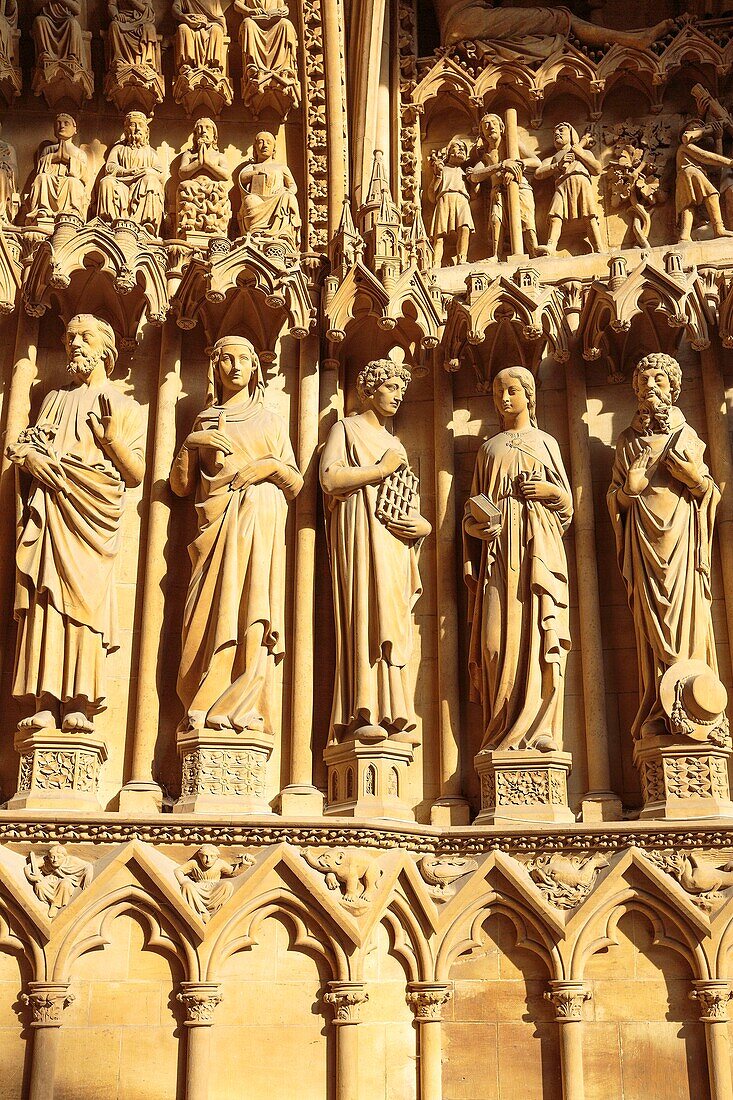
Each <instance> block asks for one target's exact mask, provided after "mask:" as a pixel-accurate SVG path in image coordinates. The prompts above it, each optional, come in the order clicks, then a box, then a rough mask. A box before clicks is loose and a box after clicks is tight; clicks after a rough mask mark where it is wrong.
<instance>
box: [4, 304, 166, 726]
mask: <svg viewBox="0 0 733 1100" xmlns="http://www.w3.org/2000/svg"><path fill="white" fill-rule="evenodd" d="M66 352H67V356H68V368H67V369H68V372H69V375H70V385H69V386H66V387H64V388H63V389H60V390H51V392H50V393H48V394H47V395H46V397H45V399H44V401H43V404H42V405H41V409H40V412H39V414H38V418H37V420H36V422H35V424H33V425H32V426H31V427H30V428H26V429H25V430H24V431H22V432H21V434H20V436H19V437H18V439H17V441H16V442H15V443H12V444H11V445H10V446H9V447H8V452H7V453H8V457H9V458H10V459H11V460H12V461H13V462H14V463H15V464H16V465H17V466H18V468H19V469H20V470H23V471H24V472H25V473H26V474H28V475H30V479H31V480H30V488H29V490H28V494H27V497H25V498H24V499H23V500H22V520H21V525H20V531H19V537H18V546H17V553H16V566H17V582H16V599H15V618H16V619H17V622H18V636H17V644H16V651H15V670H14V679H13V694H14V695H15V696H16V697H17V698H19V699H24V700H33V703H34V706H33V709H32V713H30V715H29V716H28V717H26V718H24V719H23V720H22V721H21V722H20V723H19V727H18V728H19V729H21V730H40V729H53V728H54V727H57V726H58V725H59V721H60V728H61V729H62V730H66V731H70V732H78V731H83V732H90V731H91V730H92V729H93V722H94V716H95V715H96V714H97V713H99V711H101V710H103V709H104V707H105V703H106V694H107V692H106V682H105V661H106V656H107V654H108V653H109V652H111V651H113V650H115V649H117V648H118V646H119V639H118V635H119V623H118V614H117V598H116V588H115V560H116V558H117V555H118V553H119V550H120V546H121V542H122V514H123V511H124V506H125V496H126V489H128V488H131V487H133V486H136V485H139V484H140V482H141V481H142V477H143V472H144V462H143V447H144V442H145V431H144V423H143V415H142V409H141V407H140V405H138V403H137V402H136V401H135V400H133V398H131V397H128V396H127V395H126V394H124V393H123V392H122V391H121V390H120V389H118V387H117V386H115V385H114V383H113V382H111V381H110V378H109V376H110V374H111V373H112V370H113V369H114V365H115V362H116V360H117V349H116V346H115V338H114V333H113V331H112V329H111V327H110V326H109V325H108V324H107V323H106V321H101V320H99V319H98V318H96V317H92V316H89V315H87V314H79V315H78V316H77V317H74V318H72V320H71V321H70V322H69V324H68V325H67V328H66ZM59 707H60V710H61V715H60V719H59V714H58V709H59Z"/></svg>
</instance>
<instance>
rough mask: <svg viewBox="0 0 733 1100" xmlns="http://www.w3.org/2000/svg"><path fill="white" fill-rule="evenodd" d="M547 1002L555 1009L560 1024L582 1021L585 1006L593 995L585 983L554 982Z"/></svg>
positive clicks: (546, 995)
mask: <svg viewBox="0 0 733 1100" xmlns="http://www.w3.org/2000/svg"><path fill="white" fill-rule="evenodd" d="M550 986H551V988H550V990H549V991H548V992H547V993H545V1000H546V1001H549V1002H550V1003H551V1004H552V1006H553V1008H554V1009H555V1019H556V1020H557V1021H558V1022H559V1023H566V1022H568V1021H571V1020H582V1018H583V1005H584V1004H585V1002H586V1001H589V1000H590V999H591V997H592V993H591V991H590V990H589V989H587V988H586V987H585V986H584V985H583V982H570V981H567V982H566V981H553V982H550Z"/></svg>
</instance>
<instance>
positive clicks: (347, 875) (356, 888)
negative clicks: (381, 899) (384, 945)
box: [302, 848, 383, 905]
mask: <svg viewBox="0 0 733 1100" xmlns="http://www.w3.org/2000/svg"><path fill="white" fill-rule="evenodd" d="M302 855H303V859H304V860H305V861H306V863H307V864H308V865H309V866H310V867H313V868H314V870H316V871H322V872H324V873H325V875H326V886H327V887H328V888H329V890H337V889H338V888H339V886H340V887H341V893H342V898H343V900H344V901H345V902H347V903H349V904H351V905H353V904H355V903H356V904H366V903H368V902H370V901H371V900H372V898H373V897H374V894H375V892H376V889H377V885H378V883H379V880H380V878H381V877H382V874H383V872H382V870H381V868H380V867H379V866H378V865H377V861H376V859H375V858H374V856H373V855H371V854H369V853H366V852H361V851H359V850H358V849H355V848H331V849H327V850H326V851H318V850H316V849H314V848H306V849H305V850H304V851H303V853H302Z"/></svg>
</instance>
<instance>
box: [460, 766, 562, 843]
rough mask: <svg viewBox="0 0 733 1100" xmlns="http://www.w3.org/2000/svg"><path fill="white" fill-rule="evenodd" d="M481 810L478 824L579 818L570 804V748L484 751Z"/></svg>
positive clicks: (477, 767) (481, 774) (480, 774)
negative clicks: (564, 750)
mask: <svg viewBox="0 0 733 1100" xmlns="http://www.w3.org/2000/svg"><path fill="white" fill-rule="evenodd" d="M474 765H475V767H476V771H477V772H478V776H479V779H480V781H481V810H480V812H479V815H478V817H477V818H476V819H475V821H474V825H511V824H515V823H516V824H519V823H521V822H538V823H547V824H552V823H554V822H564V823H567V822H570V821H575V816H574V814H573V813H572V811H571V810H570V808H569V806H568V786H567V778H568V775H569V774H570V769H571V768H572V757H571V755H570V753H569V752H559V751H555V752H540V751H539V750H538V749H517V750H513V749H509V750H499V749H497V750H495V751H494V752H480V753H479V754H478V756H476V757H474Z"/></svg>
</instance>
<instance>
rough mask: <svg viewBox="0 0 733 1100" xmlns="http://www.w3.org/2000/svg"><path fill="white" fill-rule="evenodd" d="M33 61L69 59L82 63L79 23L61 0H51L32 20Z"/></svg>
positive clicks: (82, 52) (82, 50)
mask: <svg viewBox="0 0 733 1100" xmlns="http://www.w3.org/2000/svg"><path fill="white" fill-rule="evenodd" d="M32 33H33V40H34V42H35V44H36V60H37V61H66V62H69V61H72V62H76V64H77V65H80V66H83V64H84V38H83V36H82V31H81V25H80V23H79V20H78V19H77V17H76V16H75V15H72V14H71V12H70V11H69V9H68V7H67V6H66V4H64V3H63V2H62V0H51V2H50V3H48V4H45V5H44V8H43V10H42V11H41V13H40V14H39V15H37V16H36V18H35V19H34V21H33V31H32Z"/></svg>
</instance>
